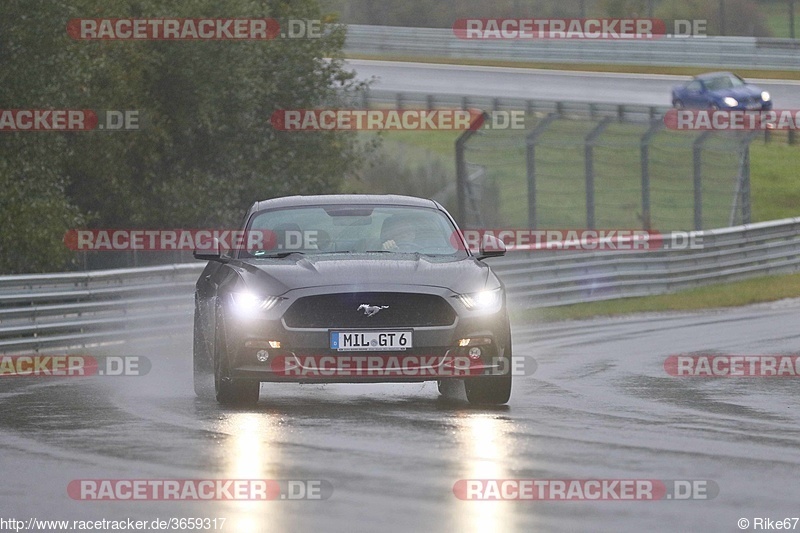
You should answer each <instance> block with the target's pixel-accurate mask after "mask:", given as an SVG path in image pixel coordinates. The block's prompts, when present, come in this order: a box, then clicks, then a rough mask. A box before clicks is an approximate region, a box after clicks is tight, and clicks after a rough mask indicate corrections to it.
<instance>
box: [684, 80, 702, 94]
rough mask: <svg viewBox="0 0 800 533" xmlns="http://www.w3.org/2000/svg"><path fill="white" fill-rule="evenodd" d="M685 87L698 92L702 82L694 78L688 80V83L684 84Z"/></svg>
mask: <svg viewBox="0 0 800 533" xmlns="http://www.w3.org/2000/svg"><path fill="white" fill-rule="evenodd" d="M686 88H687V89H688V90H690V91H692V92H694V93H698V92H700V89H702V88H703V84H702V83H700V82H699V81H697V80H694V81H692V82H690V83H689V85H687V86H686Z"/></svg>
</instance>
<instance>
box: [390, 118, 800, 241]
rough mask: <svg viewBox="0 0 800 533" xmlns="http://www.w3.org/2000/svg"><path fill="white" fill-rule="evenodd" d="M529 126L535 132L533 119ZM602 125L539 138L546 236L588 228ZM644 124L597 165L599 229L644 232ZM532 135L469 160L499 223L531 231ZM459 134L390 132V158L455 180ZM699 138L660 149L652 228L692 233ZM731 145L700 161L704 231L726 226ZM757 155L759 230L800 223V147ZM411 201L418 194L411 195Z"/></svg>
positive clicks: (480, 145)
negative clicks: (588, 169) (495, 197)
mask: <svg viewBox="0 0 800 533" xmlns="http://www.w3.org/2000/svg"><path fill="white" fill-rule="evenodd" d="M528 120H529V124H528V126H529V127H531V126H533V125H534V124H535V123H536V120H538V119H536V118H531V117H529V119H528ZM596 124H597V122H593V121H586V120H560V121H556V122H555V123H553V124H552V126H551V128H550V129H549V130H548V131H547V132H546V133H545V134H543V135H542V137H541V138H540V142H539V144H538V146H537V151H536V161H537V193H538V195H539V198H540V201H539V205H538V223H539V226H540V227H560V228H567V227H584V226H585V224H586V208H585V183H584V175H585V174H584V173H585V168H584V167H585V164H584V156H583V152H584V150H583V139H584V138H585V137H586V135H587V133H588V132H589V131H590V130H591V129H592V128H593V127H594V126H595V125H596ZM644 131H645V126H644V125H641V124H620V123H616V122H615V123H612V124H611V125H610V126H609V127H608V128H607V129H606V130H605V132H604V133H603V134H602V135H601V136H600V138H599V139H598V143H597V146H596V147H595V149H594V156H595V157H594V159H595V175H596V180H595V202H596V210H595V220H596V226H597V227H606V228H608V227H618V228H639V227H642V210H641V167H640V161H639V157H640V154H639V138H640V137H641V135H642V134H643V133H644ZM526 133H527V131H521V130H510V131H493V132H483V133H481V134H480V135H477V136H475V137H473V139H472V140H471V141H470V143H469V145H468V146H469V147H468V160H469V161H470V162H472V163H476V164H480V165H483V166H485V168H486V169H487V173H488V177H489V179H490V180H491V181H492V182H493V183H494V184H496V186H497V189H498V192H499V209H498V212H499V213H500V214H501V217H500V218H499V220H498V222H499V223H501V224H503V225H505V226H514V227H526V226H527V198H526V191H527V178H526V168H525V161H526V156H525V135H526ZM458 135H459V132H429V131H426V132H414V131H405V132H385V133H384V134H383V137H384V141H385V143H384V145H385V149H387V150H390V151H393V152H397V151H398V149H397V147H398V146H402V147H403V153H404V154H405V157H406V158H407V159H408V161H409V163H412V162H413V161H416V160H420V159H422V158H423V156H424V157H430V154H434V156H438V157H439V158H440V160H441V162H442V164H443V165H444V167H445V168H447V169H448V170H451V171H454V167H455V160H454V143H455V140H456V138H457V137H458ZM695 138H696V134H694V133H686V132H673V131H667V130H662V131H661V132H660V133H659V134H657V135H656V137H655V138H654V140H653V143H652V147H651V150H650V155H651V166H650V173H651V223H652V227H653V228H656V229H659V230H662V231H667V230H674V229H683V230H686V229H693V226H692V224H693V202H694V190H693V164H692V151H691V143H692V141H693V140H694V139H695ZM734 142H735V141H734V140H731V139H728V138H726V137H724V136H715V137H712V138H711V140H710V141H709V142H708V143H707V144H706V148H707V150H706V152H704V155H703V175H704V182H703V221H704V227H706V228H711V227H722V226H726V225H727V224H728V220H729V216H730V209H731V202H732V198H733V191H734V184H735V176H736V174H737V168H738V159H737V157H736V155H735V153H734V152H733V148H734ZM751 146H752V148H751V188H752V221H754V222H757V221H763V220H773V219H777V218H786V217H790V216H799V215H800V179H798V178H800V176H798V169H800V146H787V145H786V144H785V140H783V141H779V140H777V139H776V140H774V141H773V142H772V143H769V144H764V143H763V141H762V140H757V141H755V142H754V143H753V144H752V145H751ZM408 192H411V193H413V191H408Z"/></svg>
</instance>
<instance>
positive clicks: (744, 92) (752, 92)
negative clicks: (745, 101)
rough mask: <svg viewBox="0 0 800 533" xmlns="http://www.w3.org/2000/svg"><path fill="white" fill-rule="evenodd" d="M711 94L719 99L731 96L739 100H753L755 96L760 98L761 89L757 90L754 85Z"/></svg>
mask: <svg viewBox="0 0 800 533" xmlns="http://www.w3.org/2000/svg"><path fill="white" fill-rule="evenodd" d="M713 94H715V95H716V96H719V97H720V98H725V97H727V96H732V97H733V98H736V99H737V100H739V99H742V98H753V97H755V96H761V89H759V88H758V87H756V86H755V85H745V86H743V87H734V88H732V89H722V90H719V91H714V92H713Z"/></svg>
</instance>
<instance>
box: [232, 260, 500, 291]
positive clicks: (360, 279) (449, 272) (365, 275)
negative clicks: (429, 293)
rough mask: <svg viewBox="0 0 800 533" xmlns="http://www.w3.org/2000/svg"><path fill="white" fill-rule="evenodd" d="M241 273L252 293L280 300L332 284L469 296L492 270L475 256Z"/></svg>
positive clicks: (255, 267) (310, 264)
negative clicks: (445, 290)
mask: <svg viewBox="0 0 800 533" xmlns="http://www.w3.org/2000/svg"><path fill="white" fill-rule="evenodd" d="M240 273H241V274H242V277H243V279H244V280H245V282H246V284H247V285H248V286H249V287H250V288H253V289H256V290H259V289H260V290H262V291H265V292H266V293H269V294H273V295H276V296H277V295H281V294H284V293H286V292H288V291H290V290H293V289H300V288H312V287H322V286H330V285H339V286H348V287H350V288H351V289H354V290H359V288H361V287H363V288H364V289H367V288H375V287H378V286H381V285H409V286H429V287H443V288H448V289H450V290H452V291H454V292H457V293H464V292H473V291H478V290H481V289H483V288H485V286H486V283H487V280H488V279H489V276H490V270H489V267H488V266H487V265H486V264H484V263H482V262H480V261H478V260H476V259H475V258H473V257H469V258H466V259H459V260H446V261H442V260H439V259H435V260H429V259H428V258H426V257H425V256H417V255H416V254H397V257H396V258H395V257H392V258H387V257H384V256H380V257H377V258H375V259H372V258H369V257H366V256H360V257H346V258H342V256H338V255H337V256H336V257H324V256H323V257H320V256H317V257H314V256H309V257H302V256H296V257H294V256H289V257H286V258H283V259H270V260H261V261H252V262H247V264H246V265H244V268H241V269H240Z"/></svg>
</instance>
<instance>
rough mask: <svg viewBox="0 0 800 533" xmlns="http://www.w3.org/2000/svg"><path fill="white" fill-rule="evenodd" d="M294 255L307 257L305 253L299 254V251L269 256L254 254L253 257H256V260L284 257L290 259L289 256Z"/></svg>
mask: <svg viewBox="0 0 800 533" xmlns="http://www.w3.org/2000/svg"><path fill="white" fill-rule="evenodd" d="M292 254H300V255H305V252H298V251H292V252H278V253H276V254H269V255H267V254H264V255H256V254H253V257H255V258H256V259H283V258H284V257H288V256H290V255H292Z"/></svg>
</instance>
